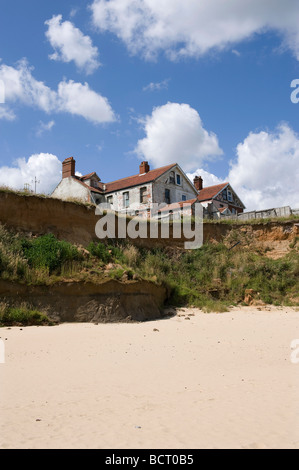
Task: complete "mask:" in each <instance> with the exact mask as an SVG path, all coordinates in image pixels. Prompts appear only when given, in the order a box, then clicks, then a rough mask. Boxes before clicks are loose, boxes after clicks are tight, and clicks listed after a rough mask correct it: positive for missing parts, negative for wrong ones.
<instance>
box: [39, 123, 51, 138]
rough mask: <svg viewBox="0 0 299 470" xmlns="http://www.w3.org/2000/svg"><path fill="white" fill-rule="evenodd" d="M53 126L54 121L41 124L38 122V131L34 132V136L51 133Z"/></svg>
mask: <svg viewBox="0 0 299 470" xmlns="http://www.w3.org/2000/svg"><path fill="white" fill-rule="evenodd" d="M54 126H55V121H49V122H43V121H40V122H39V125H38V129H37V131H36V135H37V136H38V137H40V136H41V135H43V134H44V132H48V131H51V130H52V128H53V127H54Z"/></svg>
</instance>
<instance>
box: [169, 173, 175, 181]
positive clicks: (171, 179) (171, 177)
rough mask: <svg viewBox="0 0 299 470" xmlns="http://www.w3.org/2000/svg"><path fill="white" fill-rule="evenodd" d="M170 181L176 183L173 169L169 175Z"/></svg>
mask: <svg viewBox="0 0 299 470" xmlns="http://www.w3.org/2000/svg"><path fill="white" fill-rule="evenodd" d="M169 183H171V184H174V183H175V175H174V171H171V172H170V175H169Z"/></svg>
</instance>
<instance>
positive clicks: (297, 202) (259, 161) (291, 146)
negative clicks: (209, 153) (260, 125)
mask: <svg viewBox="0 0 299 470" xmlns="http://www.w3.org/2000/svg"><path fill="white" fill-rule="evenodd" d="M228 180H229V181H230V183H231V184H232V186H233V187H234V189H235V190H236V191H237V192H238V194H239V196H240V197H241V199H242V200H243V202H244V204H245V205H246V207H247V210H250V209H267V208H272V207H279V206H285V205H286V206H288V205H290V206H291V207H293V208H295V207H299V191H298V188H299V136H298V135H297V134H296V133H295V132H294V130H293V129H291V128H290V127H289V126H288V125H287V124H281V125H280V126H279V127H278V128H277V129H276V131H274V132H265V131H262V132H259V133H253V132H252V133H250V134H249V135H248V136H247V137H246V139H245V140H244V141H243V142H242V143H239V144H238V146H237V159H236V161H235V162H231V168H230V171H229V174H228Z"/></svg>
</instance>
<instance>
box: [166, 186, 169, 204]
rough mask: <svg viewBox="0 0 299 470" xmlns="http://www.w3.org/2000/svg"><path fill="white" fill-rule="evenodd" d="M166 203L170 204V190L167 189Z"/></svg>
mask: <svg viewBox="0 0 299 470" xmlns="http://www.w3.org/2000/svg"><path fill="white" fill-rule="evenodd" d="M165 202H166V204H170V190H169V189H165Z"/></svg>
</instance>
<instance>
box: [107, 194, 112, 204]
mask: <svg viewBox="0 0 299 470" xmlns="http://www.w3.org/2000/svg"><path fill="white" fill-rule="evenodd" d="M107 203H108V204H110V206H112V204H113V196H108V197H107Z"/></svg>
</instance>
